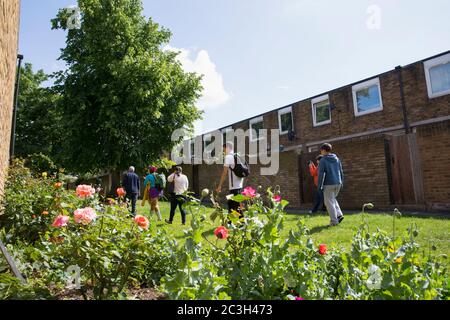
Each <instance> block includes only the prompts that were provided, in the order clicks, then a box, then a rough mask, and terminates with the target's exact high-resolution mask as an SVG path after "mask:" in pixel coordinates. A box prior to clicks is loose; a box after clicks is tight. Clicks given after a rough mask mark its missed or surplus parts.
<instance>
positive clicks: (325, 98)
mask: <svg viewBox="0 0 450 320" xmlns="http://www.w3.org/2000/svg"><path fill="white" fill-rule="evenodd" d="M324 101H328V107H330V97H329V95H328V94H325V95H323V96H320V97H317V98H314V99H312V100H311V112H312V118H313V127H319V126H323V125H326V124H330V123H331V108H329V110H330V112H329V114H330V119H328V120H325V121H321V122H317V119H316V116H317V115H316V107H315V104H318V103H320V102H324Z"/></svg>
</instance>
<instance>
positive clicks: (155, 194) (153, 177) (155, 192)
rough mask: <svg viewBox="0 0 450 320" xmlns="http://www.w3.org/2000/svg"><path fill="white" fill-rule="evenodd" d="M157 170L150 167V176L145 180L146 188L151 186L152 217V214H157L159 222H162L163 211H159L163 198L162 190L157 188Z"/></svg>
mask: <svg viewBox="0 0 450 320" xmlns="http://www.w3.org/2000/svg"><path fill="white" fill-rule="evenodd" d="M156 170H157V168H156V167H154V166H150V167H149V170H148V172H149V173H148V175H147V176H146V177H145V180H144V188H145V187H146V186H147V184H150V189H149V198H150V215H151V214H152V213H155V214H156V215H157V217H158V220H159V221H161V220H162V217H161V211H160V209H159V203H158V202H159V197H160V196H161V190H159V189H158V186H157V174H156Z"/></svg>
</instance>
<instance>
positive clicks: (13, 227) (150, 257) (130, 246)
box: [0, 160, 450, 300]
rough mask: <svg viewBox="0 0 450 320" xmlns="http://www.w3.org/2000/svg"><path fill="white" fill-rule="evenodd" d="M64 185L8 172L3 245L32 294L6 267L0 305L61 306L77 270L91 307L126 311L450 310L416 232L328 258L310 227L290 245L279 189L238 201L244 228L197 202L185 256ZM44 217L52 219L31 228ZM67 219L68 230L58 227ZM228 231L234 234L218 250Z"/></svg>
mask: <svg viewBox="0 0 450 320" xmlns="http://www.w3.org/2000/svg"><path fill="white" fill-rule="evenodd" d="M54 182H55V180H54V179H53V178H52V177H51V176H47V177H38V176H32V175H31V173H30V170H29V169H28V168H26V167H24V166H23V163H22V162H20V161H19V160H17V161H16V164H15V165H14V166H12V167H11V168H10V170H9V179H8V182H7V185H6V193H5V201H4V206H5V213H4V215H2V216H1V217H0V219H1V220H0V223H1V226H2V228H3V229H2V233H0V234H1V237H2V239H4V242H5V243H7V247H8V251H9V252H10V253H11V255H12V257H13V259H14V260H15V261H16V263H17V267H18V269H19V270H20V271H21V273H22V275H23V276H24V277H25V279H27V284H22V283H20V282H18V281H17V279H15V278H13V277H12V276H11V274H10V272H9V270H8V268H7V266H6V264H5V262H4V261H2V259H0V298H4V299H51V298H55V297H57V295H59V294H61V293H64V292H66V290H67V287H68V284H69V283H70V282H71V279H72V277H71V273H70V272H71V271H70V270H71V268H72V270H73V268H74V267H75V268H79V270H80V277H79V284H80V287H79V288H78V289H75V291H76V292H77V293H78V294H79V295H80V296H82V297H84V298H85V299H88V298H95V299H124V298H127V290H128V289H129V288H131V287H157V288H158V289H159V290H161V291H162V292H164V293H165V294H167V296H168V297H169V298H171V299H293V298H294V296H301V297H303V298H304V299H414V300H417V299H448V298H449V289H450V288H449V279H448V271H447V267H448V265H447V264H446V261H445V259H447V257H446V255H443V254H434V255H432V254H431V253H430V252H427V253H425V251H422V250H421V249H420V247H419V245H418V243H417V242H416V239H417V237H418V236H419V231H418V230H417V227H416V226H415V225H411V226H410V228H409V229H408V231H407V232H405V233H404V234H402V235H400V236H397V237H394V236H393V235H392V236H391V235H388V234H387V233H385V232H383V231H381V230H376V231H375V232H372V233H371V232H370V231H369V228H368V225H367V224H365V223H362V224H361V226H360V228H359V229H358V230H357V232H356V234H355V235H354V237H353V240H352V247H351V250H349V251H348V250H347V251H346V250H344V249H331V248H328V250H327V252H323V251H322V252H321V251H320V250H319V244H317V243H314V241H313V240H312V238H311V235H310V231H309V230H308V228H307V227H306V225H305V222H304V220H302V219H298V221H297V225H296V227H295V228H294V229H293V230H290V232H289V234H288V236H287V237H285V236H282V234H283V232H284V230H285V212H284V208H285V206H286V205H287V201H284V200H281V201H279V202H277V201H275V199H274V194H273V193H272V191H271V190H270V189H269V190H267V195H266V196H263V195H260V194H256V195H255V196H253V195H252V196H242V197H235V199H237V200H239V201H242V202H243V203H244V204H245V211H244V217H243V218H241V217H240V216H239V214H238V213H236V212H232V213H231V214H228V213H226V212H224V211H223V210H222V209H221V208H220V205H219V204H218V203H217V202H215V201H214V196H213V195H211V199H212V200H213V204H214V206H215V208H214V210H213V211H212V214H210V216H209V219H208V216H207V208H206V207H205V206H203V205H202V204H201V203H202V202H201V201H200V200H199V199H196V198H194V197H192V195H190V194H189V195H188V197H189V202H188V203H187V204H186V208H187V210H188V212H189V214H190V228H189V229H187V230H186V231H185V232H186V241H185V243H184V244H183V246H181V247H180V246H179V245H178V243H177V242H176V240H175V236H174V235H173V234H168V233H167V232H166V231H165V229H158V230H157V229H156V225H154V224H153V223H151V225H150V227H149V229H148V230H144V229H142V228H140V227H138V225H137V224H136V222H135V221H134V220H133V218H132V217H131V216H130V214H129V212H128V209H127V207H126V203H124V202H121V199H119V200H118V202H117V201H115V202H114V203H110V204H104V203H102V202H101V201H100V200H99V198H98V195H97V194H95V195H94V196H93V197H89V198H85V199H80V198H78V197H77V196H76V195H75V193H74V191H70V190H65V189H63V188H56V187H55V186H54ZM206 193H207V192H205V196H206ZM276 194H277V195H279V194H280V193H279V190H277V191H276ZM88 206H89V207H91V208H94V209H95V211H96V215H97V218H96V219H95V220H93V221H90V222H88V223H86V224H85V225H84V224H77V223H76V222H75V221H74V215H73V213H74V211H75V210H76V209H79V208H83V207H88ZM45 209H48V211H49V215H40V216H39V217H37V218H33V217H32V215H33V214H34V213H39V212H40V211H41V210H45ZM60 214H62V215H65V216H68V217H69V222H68V225H67V226H65V227H60V228H56V227H51V223H52V221H53V220H54V218H55V217H56V216H57V215H60ZM398 215H399V214H398V213H396V214H395V215H394V216H393V218H394V219H395V216H398ZM30 216H31V218H30ZM217 227H221V228H222V229H223V228H224V227H225V228H226V229H227V232H226V233H225V235H224V234H223V233H222V236H221V237H220V238H219V237H216V240H211V239H210V238H209V237H208V236H209V235H210V233H211V232H212V231H213V230H216V228H217ZM205 230H206V231H205ZM431 250H435V248H434V247H433V246H431Z"/></svg>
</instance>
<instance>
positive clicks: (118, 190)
mask: <svg viewBox="0 0 450 320" xmlns="http://www.w3.org/2000/svg"><path fill="white" fill-rule="evenodd" d="M116 192H117V195H118V196H119V197H123V196H124V195H125V194H126V192H125V189H124V188H117V190H116Z"/></svg>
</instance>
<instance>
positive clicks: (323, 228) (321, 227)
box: [309, 226, 329, 235]
mask: <svg viewBox="0 0 450 320" xmlns="http://www.w3.org/2000/svg"><path fill="white" fill-rule="evenodd" d="M328 228H329V227H328V226H317V227H314V228H311V229H310V230H309V234H311V235H312V234H314V233H319V232H321V231H322V230H325V229H328Z"/></svg>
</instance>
